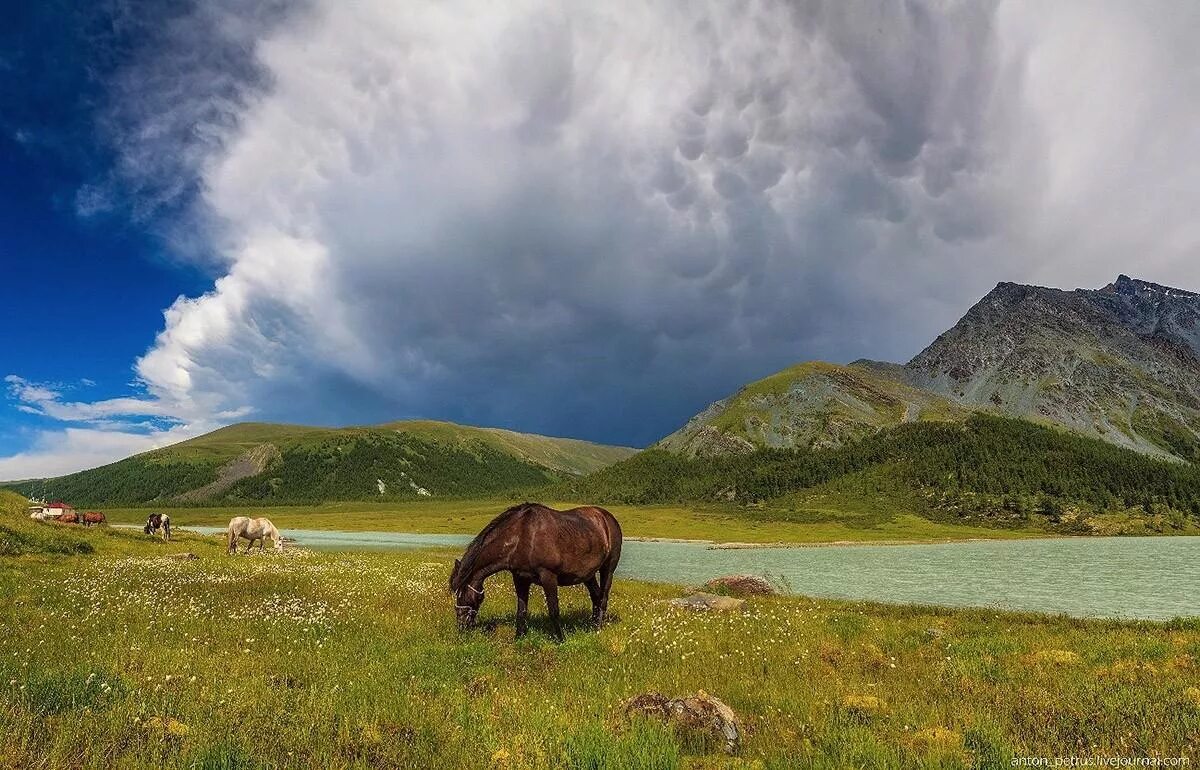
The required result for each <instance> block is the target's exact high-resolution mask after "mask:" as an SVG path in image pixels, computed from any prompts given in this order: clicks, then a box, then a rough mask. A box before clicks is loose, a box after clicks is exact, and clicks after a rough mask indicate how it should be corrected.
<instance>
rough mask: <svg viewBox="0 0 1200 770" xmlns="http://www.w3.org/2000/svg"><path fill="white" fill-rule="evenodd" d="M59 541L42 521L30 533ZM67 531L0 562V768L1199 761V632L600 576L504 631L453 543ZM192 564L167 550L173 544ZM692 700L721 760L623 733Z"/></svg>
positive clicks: (504, 589) (664, 733)
mask: <svg viewBox="0 0 1200 770" xmlns="http://www.w3.org/2000/svg"><path fill="white" fill-rule="evenodd" d="M39 526H44V527H46V528H47V529H51V530H53V529H57V527H55V525H39ZM74 532H76V533H78V534H72V537H73V538H77V539H81V540H85V541H86V542H88V543H89V544H90V545H91V546H92V551H93V552H92V553H90V554H83V553H78V552H62V553H36V552H35V553H27V554H25V555H18V556H10V557H4V558H0V595H2V596H4V597H5V599H4V601H3V602H2V603H0V623H2V625H3V628H4V629H5V632H4V634H3V635H0V736H3V737H2V738H0V766H2V767H16V768H60V767H84V768H90V767H106V768H127V767H167V768H176V767H179V768H366V767H402V768H413V767H437V768H514V769H515V768H521V769H524V768H614V769H615V768H622V769H624V768H675V767H688V768H791V767H821V768H842V767H871V768H876V767H983V768H999V767H1011V766H1012V765H1011V763H1012V760H1013V758H1014V757H1021V756H1036V757H1060V756H1066V757H1073V756H1091V755H1103V756H1126V757H1137V756H1188V757H1193V758H1200V625H1198V624H1197V623H1196V622H1194V621H1179V622H1175V623H1169V624H1157V623H1128V622H1111V621H1084V620H1074V619H1068V618H1056V617H1048V616H1038V615H1026V614H1005V613H996V612H992V611H972V610H945V609H937V608H928V607H912V606H908V607H900V606H887V605H877V604H868V603H847V602H838V601H827V600H811V599H806V598H802V597H786V598H783V597H764V598H755V599H752V600H750V601H749V602H748V603H747V604H746V605H745V607H744V608H743V609H742V610H741V611H735V612H730V613H713V614H697V613H693V612H688V611H684V610H679V609H675V608H673V607H670V606H669V605H667V604H666V603H665V600H667V599H669V598H671V597H673V596H677V595H679V593H680V590H681V589H680V588H677V587H670V586H655V585H649V584H643V583H637V582H632V581H620V580H619V581H617V583H616V585H615V587H614V591H613V611H614V612H615V614H616V616H617V618H616V620H615V621H614V622H612V623H610V624H608V625H606V626H605V627H604V628H603V629H601V630H600V631H598V632H597V631H593V630H591V629H589V628H588V627H587V625H586V623H585V617H586V610H587V602H586V593H585V592H584V591H583V589H581V588H573V589H568V590H566V591H565V592H564V602H565V606H564V611H565V613H566V616H567V619H568V623H567V626H568V637H567V641H566V643H564V644H561V645H559V644H555V643H554V642H553V641H552V640H551V639H550V637H549V636H548V634H546V633H545V628H544V626H541V625H539V624H538V623H537V621H538V620H540V615H541V613H543V612H544V604H543V603H542V600H541V595H540V594H539V593H537V592H536V591H535V592H534V599H533V600H532V601H531V609H532V610H533V612H534V615H535V624H534V627H533V632H532V633H531V634H530V636H529V637H527V638H525V639H523V640H521V641H515V640H514V638H513V612H514V599H513V596H512V591H511V588H510V586H509V585H508V584H507V583H506V581H504V580H501V579H500V578H499V577H497V578H493V579H492V580H491V581H490V582H489V584H488V588H489V593H488V600H487V602H486V604H485V605H484V611H483V613H482V621H483V627H482V628H481V629H480V630H476V631H472V632H469V633H466V634H460V633H459V632H458V631H457V630H456V629H455V626H454V622H453V613H452V611H451V599H450V597H449V595H448V594H447V592H446V588H445V583H446V578H447V574H448V572H449V566H450V561H451V559H452V558H453V556H454V554H451V553H450V552H447V551H420V552H408V553H385V554H379V553H363V554H333V553H312V552H305V551H301V550H299V549H296V550H292V551H289V552H287V553H285V554H284V555H277V554H271V553H269V552H268V553H267V554H266V555H262V556H259V555H253V556H236V557H230V556H227V555H225V553H224V551H223V547H222V545H221V544H220V543H219V541H218V540H217V539H216V538H202V537H199V536H196V535H189V534H183V535H181V536H180V538H179V539H178V540H177V541H176V542H174V543H171V544H165V543H161V542H159V541H157V540H151V539H148V538H143V537H142V536H141V535H140V533H136V532H134V533H130V532H114V531H112V530H109V531H107V532H105V531H92V532H87V533H82V532H79V531H78V530H75V531H74ZM184 551H188V552H191V553H194V554H195V555H196V556H198V558H196V559H181V558H178V557H177V556H176V554H178V553H180V552H184ZM698 690H704V691H706V692H708V693H711V694H713V695H715V696H717V697H719V698H721V699H722V700H724V701H725V702H726V703H728V704H729V705H730V706H731V707H732V708H733V709H734V710H735V711H736V712H737V713H738V714H739V715H740V717H741V718H742V719H743V721H744V723H745V726H746V730H747V738H746V740H745V742H744V745H743V747H742V750H741V752H740V754H739V755H737V756H734V757H729V756H725V755H724V754H723V753H722V752H721V751H720V746H719V745H718V744H717V743H715V742H708V741H707V740H706V739H704V738H702V737H698V736H693V735H687V734H681V733H675V732H673V731H672V730H671V729H669V728H667V727H664V726H662V725H660V724H657V723H653V722H648V721H629V720H627V719H626V718H625V717H624V716H623V714H622V709H621V704H622V702H623V701H624V700H625V699H627V698H629V697H630V696H633V695H635V694H638V693H643V692H647V691H659V692H663V693H667V694H668V695H682V694H687V693H693V692H696V691H698Z"/></svg>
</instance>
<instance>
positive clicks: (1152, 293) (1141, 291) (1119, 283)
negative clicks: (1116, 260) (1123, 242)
mask: <svg viewBox="0 0 1200 770" xmlns="http://www.w3.org/2000/svg"><path fill="white" fill-rule="evenodd" d="M1081 291H1086V290H1081ZM1100 291H1101V292H1104V293H1105V294H1120V295H1123V296H1126V297H1141V298H1145V299H1151V298H1156V299H1164V298H1167V297H1183V298H1200V294H1197V293H1196V292H1194V291H1187V290H1186V289H1176V288H1173V287H1170V286H1163V285H1162V284H1158V283H1152V282H1151V281H1143V280H1140V279H1138V278H1130V277H1129V276H1127V275H1125V274H1124V273H1122V274H1121V275H1118V276H1117V280H1115V281H1113V282H1112V283H1110V284H1109V285H1107V286H1105V287H1104V288H1103V289H1100Z"/></svg>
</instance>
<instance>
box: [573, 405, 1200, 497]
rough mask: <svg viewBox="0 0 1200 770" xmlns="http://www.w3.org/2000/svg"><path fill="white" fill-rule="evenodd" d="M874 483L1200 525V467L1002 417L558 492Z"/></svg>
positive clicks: (766, 493)
mask: <svg viewBox="0 0 1200 770" xmlns="http://www.w3.org/2000/svg"><path fill="white" fill-rule="evenodd" d="M868 473H869V474H870V475H871V476H872V477H873V478H876V479H880V480H882V481H886V486H887V487H888V488H889V489H894V488H896V486H902V487H904V488H908V489H912V490H917V491H923V492H926V493H930V494H931V496H933V497H935V498H936V499H937V500H939V501H940V502H942V503H944V504H947V505H951V506H957V505H962V504H964V503H963V501H964V500H968V499H970V498H972V497H975V498H976V499H982V500H985V501H987V503H988V504H997V503H998V504H1000V505H1003V506H1005V507H1008V508H1011V509H1013V510H1016V511H1020V510H1029V509H1036V510H1038V512H1042V513H1049V514H1053V513H1055V508H1056V507H1057V506H1060V505H1061V504H1062V503H1064V502H1070V503H1072V504H1075V505H1080V506H1084V507H1086V508H1088V509H1091V510H1097V511H1099V510H1105V509H1108V508H1111V507H1116V506H1119V507H1125V508H1131V507H1137V506H1141V507H1143V508H1144V509H1145V510H1146V511H1147V512H1152V511H1154V510H1158V509H1161V508H1166V509H1169V510H1171V511H1175V512H1182V513H1184V514H1186V515H1189V516H1200V468H1197V467H1196V466H1195V465H1192V464H1185V463H1174V462H1166V461H1162V460H1157V459H1154V458H1151V457H1147V456H1145V455H1141V454H1138V453H1136V452H1132V451H1130V450H1126V449H1121V448H1119V447H1116V446H1113V445H1111V444H1107V443H1103V442H1100V441H1096V440H1093V439H1088V438H1082V437H1079V436H1076V435H1072V434H1069V433H1066V432H1064V431H1061V430H1056V429H1052V428H1046V427H1042V426H1039V425H1035V424H1033V423H1030V422H1026V421H1023V420H1014V419H1008V418H1003V417H996V416H991V415H976V416H973V417H971V418H970V419H969V420H967V421H965V422H963V423H939V422H920V423H910V424H905V425H900V426H897V427H895V428H892V429H889V430H885V431H881V432H879V433H877V434H874V435H872V436H869V437H867V438H864V439H861V440H859V441H856V442H854V443H851V444H848V445H846V446H843V447H839V448H836V449H819V450H813V449H760V450H758V451H755V452H751V453H746V454H735V455H724V456H719V457H711V458H688V457H685V456H683V455H678V454H672V453H670V452H666V451H664V450H660V449H651V450H648V451H646V452H642V453H641V454H639V455H636V456H634V457H632V458H630V459H629V460H625V461H624V462H620V463H617V464H616V465H613V466H610V467H608V468H605V469H603V470H601V471H598V472H596V473H594V474H592V475H590V476H587V477H585V478H582V479H578V480H572V481H570V482H565V483H563V484H562V485H560V486H559V488H558V490H557V491H558V493H559V494H561V495H562V496H564V497H569V498H572V499H586V500H595V501H597V502H608V503H626V504H650V503H672V502H687V501H714V502H720V501H729V502H738V503H743V504H747V503H758V502H763V501H769V500H771V499H773V498H779V497H781V496H784V495H787V494H790V493H794V492H798V491H801V490H805V489H810V488H813V487H817V486H819V485H823V484H828V483H830V482H835V481H837V480H839V479H844V478H846V477H850V476H852V475H854V474H868Z"/></svg>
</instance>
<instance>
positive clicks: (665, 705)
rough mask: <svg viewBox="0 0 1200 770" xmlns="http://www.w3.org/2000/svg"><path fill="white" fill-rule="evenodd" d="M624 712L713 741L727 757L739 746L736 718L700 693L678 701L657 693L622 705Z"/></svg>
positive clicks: (738, 728)
mask: <svg viewBox="0 0 1200 770" xmlns="http://www.w3.org/2000/svg"><path fill="white" fill-rule="evenodd" d="M624 710H625V714H626V715H628V716H644V717H650V718H652V719H661V720H662V721H663V722H666V723H667V724H670V725H673V726H675V727H677V728H681V729H683V730H688V731H691V732H696V733H702V734H706V735H709V736H711V737H715V738H717V739H718V740H720V741H721V743H722V746H723V747H724V749H725V751H726V752H727V753H729V754H736V753H737V752H738V750H739V749H740V748H741V746H742V733H743V731H744V730H743V727H742V724H741V721H740V720H739V719H738V717H737V714H734V713H733V709H731V708H729V706H727V705H725V703H723V702H722V701H721V700H720V699H718V698H714V697H713V696H711V695H709V694H708V693H706V692H704V691H703V690H701V691H699V692H698V693H696V694H695V695H685V696H684V697H682V698H668V697H667V696H666V695H663V694H662V693H660V692H648V693H643V694H641V695H635V696H634V697H632V698H630V699H629V700H627V701H625V705H624Z"/></svg>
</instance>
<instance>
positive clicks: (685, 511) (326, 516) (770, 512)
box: [105, 497, 1047, 543]
mask: <svg viewBox="0 0 1200 770" xmlns="http://www.w3.org/2000/svg"><path fill="white" fill-rule="evenodd" d="M546 502H547V504H549V505H552V506H555V507H558V508H569V507H571V506H573V505H579V504H580V503H578V502H570V501H562V500H559V501H546ZM512 503H513V501H512V500H510V499H505V500H499V499H497V500H428V501H414V502H411V503H329V504H325V505H318V506H274V507H263V508H249V507H236V508H231V507H225V508H221V507H201V508H175V507H172V508H165V509H162V510H164V511H166V512H168V513H170V515H171V521H172V523H173V524H174V525H175V526H177V527H181V526H182V527H186V526H188V525H189V524H191V525H209V526H224V525H225V524H227V523H228V522H229V519H230V518H232V517H233V516H267V517H269V518H270V519H271V521H273V522H274V523H275V524H276V525H278V526H279V527H280V528H281V529H283V530H285V534H286V530H287V529H334V530H343V531H357V532H365V531H378V532H428V533H457V534H475V533H476V532H478V531H479V530H481V529H483V527H484V525H485V524H487V523H488V522H489V521H491V520H492V519H493V518H495V516H496V515H498V514H499V513H500V512H501V511H503V510H504V509H505V508H507V507H508V506H510V505H512ZM605 507H606V508H608V509H609V510H611V511H612V512H613V513H614V514H616V516H617V518H619V519H620V521H621V528H622V529H623V530H624V532H625V536H626V537H646V538H679V539H695V540H713V541H717V542H745V543H829V542H838V541H848V542H879V541H884V542H886V541H897V542H900V541H938V540H964V539H969V538H1006V537H1046V536H1047V533H1046V532H1045V531H1042V530H1037V529H1033V528H1028V529H1002V528H998V527H983V526H970V525H964V524H957V523H943V522H938V521H933V520H930V519H928V518H925V517H923V516H919V515H917V514H916V513H914V512H913V511H911V510H909V509H906V508H904V507H903V506H898V505H893V506H889V504H888V503H887V501H879V500H871V501H868V500H866V499H861V500H860V499H858V498H850V497H845V498H830V499H828V500H806V501H805V502H804V505H803V506H802V507H799V508H796V509H791V510H789V509H784V508H748V507H745V506H721V505H705V504H692V505H684V504H676V505H606V506H605ZM151 510H153V509H149V508H119V509H108V508H106V509H105V514H106V515H107V516H108V518H109V520H110V521H112V522H113V523H123V524H142V523H144V522H145V521H146V516H147V515H148V514H149V512H150V511H151Z"/></svg>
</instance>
